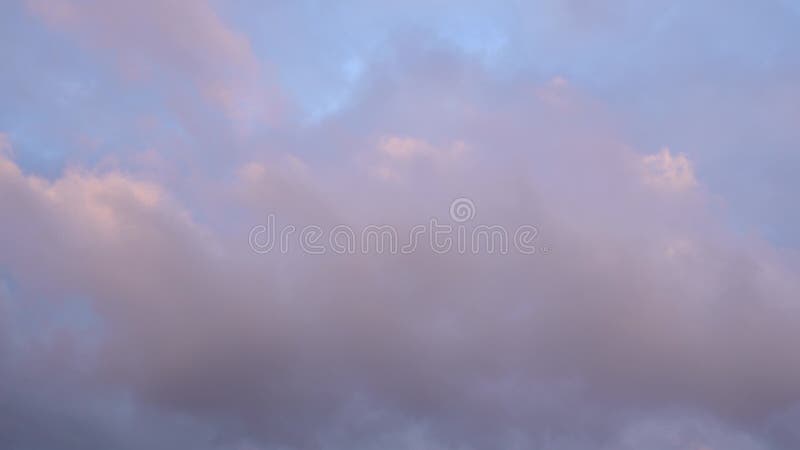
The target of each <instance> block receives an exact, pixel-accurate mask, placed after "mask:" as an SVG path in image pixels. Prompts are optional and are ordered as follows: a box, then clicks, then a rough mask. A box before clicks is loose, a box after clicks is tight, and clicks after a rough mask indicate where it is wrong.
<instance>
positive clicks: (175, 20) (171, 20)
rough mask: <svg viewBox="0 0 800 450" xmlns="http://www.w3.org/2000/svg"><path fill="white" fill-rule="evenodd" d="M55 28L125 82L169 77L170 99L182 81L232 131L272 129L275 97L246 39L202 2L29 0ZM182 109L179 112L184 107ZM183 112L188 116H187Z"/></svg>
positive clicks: (278, 100) (178, 91)
mask: <svg viewBox="0 0 800 450" xmlns="http://www.w3.org/2000/svg"><path fill="white" fill-rule="evenodd" d="M27 5H28V7H29V9H30V10H31V11H32V12H33V13H34V14H35V15H37V16H38V17H40V18H41V19H42V20H43V21H44V22H45V23H47V24H48V25H50V26H52V27H54V28H56V29H57V30H60V31H64V32H68V33H70V34H72V35H75V36H77V37H78V38H79V39H80V40H81V41H83V42H85V43H86V44H87V45H89V46H91V47H93V48H99V49H101V50H103V51H104V52H106V53H108V54H109V56H110V57H112V58H113V59H114V60H115V62H116V63H118V65H119V67H120V69H121V70H122V71H123V73H124V74H125V75H126V77H127V78H129V79H134V80H135V79H148V78H156V79H158V78H159V77H163V76H167V77H173V80H172V84H173V86H172V87H170V90H173V91H175V93H173V94H172V95H174V96H175V100H176V101H181V102H184V103H185V102H186V101H187V100H186V99H181V97H182V95H184V94H181V91H182V89H183V88H184V85H185V83H186V81H187V80H188V81H189V82H190V83H191V85H192V87H193V88H194V92H190V93H189V94H188V95H190V96H192V95H199V96H201V97H202V98H203V99H204V100H205V101H206V102H207V103H208V104H210V105H212V106H213V107H214V108H216V109H218V110H220V111H222V112H223V114H224V116H225V117H227V118H228V119H229V120H230V121H231V122H232V123H234V124H235V125H236V126H237V127H238V128H239V129H242V130H247V131H252V130H253V127H255V126H268V125H270V124H274V123H276V121H278V120H279V119H280V114H282V111H281V108H282V105H281V102H282V99H281V94H280V91H279V89H278V88H277V86H276V84H275V83H274V80H271V79H270V77H271V76H272V74H271V73H269V71H268V70H267V69H265V67H264V65H263V64H262V62H261V61H259V60H258V58H256V56H255V54H254V53H253V51H252V48H251V46H250V42H249V40H248V39H247V37H246V36H244V35H242V34H241V33H238V32H237V31H235V30H233V29H232V28H230V26H228V24H226V23H225V22H224V21H223V20H222V18H221V17H220V16H219V15H218V14H217V13H216V11H214V9H213V8H212V7H211V6H210V5H209V4H208V3H207V2H206V1H183V0H169V1H166V2H162V1H150V0H147V1H143V2H136V3H130V2H125V1H110V2H109V1H95V0H28V1H27ZM189 107H190V106H187V107H186V108H189ZM186 113H188V112H186Z"/></svg>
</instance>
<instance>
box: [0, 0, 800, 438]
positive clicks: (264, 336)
mask: <svg viewBox="0 0 800 450" xmlns="http://www.w3.org/2000/svg"><path fill="white" fill-rule="evenodd" d="M29 4H30V7H31V8H32V10H33V11H35V12H36V13H37V14H38V15H39V16H40V17H42V18H44V19H45V21H46V22H47V23H48V24H51V25H53V26H55V27H58V29H63V30H67V31H69V32H70V33H76V34H77V35H79V36H82V39H87V40H89V41H98V40H99V41H101V42H99V43H98V44H97V45H99V46H100V47H107V48H108V49H110V50H111V51H110V53H112V54H114V55H116V56H115V57H120V58H121V59H122V60H124V61H123V63H124V64H128V63H130V61H134V62H136V63H141V64H143V65H139V66H136V65H135V67H139V68H142V67H145V68H146V67H148V66H152V69H153V70H155V71H161V70H163V71H166V72H169V73H170V76H171V77H174V80H173V81H175V80H178V81H181V80H184V79H186V80H190V81H189V83H190V84H191V85H192V86H193V87H192V89H194V90H195V91H196V93H198V94H199V95H201V96H202V97H203V98H204V99H205V100H204V101H207V102H211V103H215V104H218V105H221V107H223V108H226V107H227V106H225V105H227V104H228V103H227V100H226V99H228V100H230V99H232V103H231V105H239V104H240V103H241V102H242V101H245V100H242V99H256V100H257V101H259V102H260V101H261V100H263V99H264V98H263V97H262V96H261V95H260V94H259V95H255V96H254V97H249V94H250V91H248V90H247V89H249V86H256V88H257V89H256V90H257V91H259V92H260V90H261V89H267V88H268V86H269V85H268V84H266V85H264V84H262V81H263V80H260V78H259V77H260V75H257V74H258V73H259V72H260V71H261V70H262V69H261V68H260V65H261V63H260V62H259V61H258V59H257V58H255V57H254V56H253V53H252V50H251V49H250V46H249V44H248V40H247V39H245V38H244V37H243V36H241V35H239V34H238V33H236V32H235V31H233V30H232V28H230V27H229V26H228V25H226V24H225V23H224V22H223V21H222V19H221V18H220V16H218V15H217V13H216V12H215V10H213V9H212V8H211V7H210V6H209V4H207V3H204V2H192V3H191V4H189V3H184V2H170V3H167V4H165V6H163V7H162V6H160V5H161V4H159V5H157V4H156V3H152V2H145V3H142V4H139V5H133V6H131V5H123V4H122V3H118V2H112V3H102V4H100V3H98V2H80V1H77V0H61V1H58V2H50V1H41V0H31V2H30V3H29ZM615 5H616V3H615ZM162 8H163V9H162ZM570 8H573V9H574V8H577V9H578V10H580V12H581V14H589V13H588V12H586V11H590V10H591V7H588V6H586V5H583V4H582V3H581V2H572V3H570ZM587 8H588V9H587ZM615 8H616V6H615ZM611 12H613V11H611ZM108 17H112V18H113V20H107V18H108ZM409 36H411V37H414V36H416V35H414V34H411V35H409ZM404 38H405V39H409V40H411V41H414V39H411V38H409V37H408V36H400V37H398V38H397V39H398V41H397V42H394V43H393V45H395V47H394V48H393V51H392V52H391V55H392V56H391V57H387V58H383V59H381V58H377V59H376V60H374V61H369V68H368V70H365V71H364V73H363V74H362V75H361V83H362V84H361V86H360V88H359V89H358V91H357V92H356V93H354V95H353V98H352V99H351V100H350V102H349V103H348V104H347V105H343V106H342V108H341V110H339V111H337V112H336V113H335V114H332V115H330V116H327V117H325V118H324V119H322V120H319V121H318V122H315V123H313V124H307V123H283V124H281V125H282V128H281V129H280V130H278V131H276V130H274V129H269V131H270V132H261V133H254V134H252V135H246V136H238V138H237V140H236V141H235V142H236V143H237V146H238V147H240V148H242V149H244V150H243V151H241V152H240V153H237V158H235V159H236V160H235V162H234V163H233V164H231V166H233V168H230V167H229V166H227V165H226V166H225V167H215V170H216V171H215V172H214V174H213V176H208V177H203V176H198V175H197V173H196V172H194V171H192V170H186V171H175V172H174V173H171V178H170V179H169V180H167V182H162V181H161V180H158V181H155V180H152V179H149V178H147V175H146V174H141V173H135V172H131V171H126V170H125V168H124V167H117V168H115V169H108V168H103V167H92V166H91V165H89V166H88V167H77V166H68V167H67V168H66V169H64V170H63V171H61V172H60V173H58V174H57V175H55V176H53V177H50V178H45V177H42V176H39V175H37V174H36V173H35V171H31V170H29V169H27V168H25V167H24V164H22V163H21V162H19V161H18V160H16V159H14V158H13V157H12V156H11V155H10V153H8V152H5V153H2V152H0V154H2V156H0V205H2V208H3V215H2V233H0V280H2V283H0V313H2V316H0V338H2V339H1V340H0V379H2V380H5V381H4V382H3V383H0V446H4V447H9V448H21V449H27V448H76V449H77V448H98V447H102V448H110V449H116V448H119V449H131V450H138V449H144V448H148V449H149V448H156V449H158V448H164V449H168V448H198V449H209V450H211V449H214V450H223V449H224V450H228V449H230V450H234V449H236V450H245V449H247V450H250V449H264V450H278V449H281V450H290V449H301V448H302V449H306V448H312V449H329V450H338V449H364V450H367V449H404V448H431V449H442V450H445V449H447V450H451V449H474V450H482V449H496V448H504V449H506V448H507V449H530V448H548V449H551V448H552V449H555V450H584V449H585V450H595V449H609V450H611V449H615V450H617V449H639V448H643V447H644V448H648V449H655V450H661V449H664V450H667V449H670V450H671V449H693V450H701V449H711V450H714V449H717V448H724V449H734V450H761V449H767V448H769V449H773V448H780V449H783V448H786V449H789V448H794V447H796V446H797V444H798V442H800V437H798V436H797V432H796V431H795V428H796V427H795V425H796V423H797V418H798V415H797V408H798V403H800V356H798V352H797V351H796V348H795V347H796V345H795V343H796V342H797V341H798V339H800V305H798V303H797V298H798V292H800V281H799V280H800V278H799V277H798V276H797V275H798V270H800V266H799V265H798V264H800V262H799V261H798V259H797V255H796V253H793V252H792V251H791V250H787V249H781V248H777V247H775V246H774V245H773V244H771V243H769V242H766V241H764V240H762V239H760V238H759V237H757V236H752V235H740V234H738V233H734V232H732V231H731V230H730V229H729V227H728V226H727V225H726V223H725V221H724V218H723V217H721V215H720V214H718V211H717V209H715V203H714V201H715V199H714V198H713V197H711V196H710V195H709V194H708V193H707V191H706V190H705V189H698V187H701V186H702V182H703V180H702V179H700V178H699V177H698V176H696V175H695V173H694V169H693V167H692V164H691V161H690V160H689V158H688V157H687V156H686V155H683V154H677V155H676V154H673V153H672V152H671V151H670V150H669V149H664V150H662V151H661V152H659V153H657V154H653V155H648V154H646V151H647V149H642V148H637V146H636V145H633V144H632V143H631V140H630V139H629V138H628V135H627V133H626V129H625V127H623V126H620V125H619V124H618V123H617V122H616V121H615V120H614V119H613V118H612V116H613V114H612V113H611V112H610V110H609V108H610V106H609V105H607V104H604V103H603V102H602V101H600V100H599V99H597V98H595V97H593V96H592V95H591V94H590V93H587V92H585V91H582V90H581V89H580V88H579V87H578V86H576V84H575V83H574V82H573V81H572V79H571V78H570V81H569V82H567V81H566V80H567V78H566V76H564V77H556V78H550V77H546V76H544V77H541V80H542V81H537V80H538V79H539V78H538V77H533V76H520V77H498V76H497V74H496V73H493V72H492V71H491V70H489V69H487V67H486V65H485V64H483V63H482V62H476V61H474V60H473V59H471V57H470V56H469V55H464V54H463V53H461V52H459V51H451V50H448V49H443V48H441V47H439V46H436V45H421V44H419V42H416V43H414V42H412V43H410V44H409V43H408V42H406V41H404V40H403V39H404ZM219 63H222V64H219ZM125 67H128V66H125ZM157 78H158V77H155V81H153V83H154V84H158V79H157ZM253 80H255V81H253ZM548 80H549V81H548ZM167 85H168V86H170V85H171V84H170V83H167ZM220 86H222V87H223V88H222V90H221V91H216V90H215V89H216V88H217V87H220ZM240 89H243V90H241V91H240ZM231 92H233V94H232V96H228V94H230V93H231ZM218 94H219V95H218ZM166 95H169V94H166ZM245 103H246V101H245ZM260 106H263V105H260ZM260 106H259V107H260ZM237 107H238V106H237ZM237 107H234V110H235V109H236V108H237ZM209 123H210V124H211V123H213V122H209ZM181 131H182V132H183V131H184V130H181ZM188 132H191V130H189V131H188ZM0 136H6V135H3V134H0ZM3 146H5V147H6V148H8V147H10V143H9V142H8V139H7V138H6V139H5V141H0V147H3ZM676 148H677V147H676ZM196 152H197V155H198V156H197V157H198V158H203V157H205V156H209V155H210V154H212V153H213V154H215V155H216V154H219V153H221V150H219V149H210V148H208V147H202V146H200V147H199V148H197V149H196ZM643 155H644V156H643ZM161 156H162V155H161V153H159V152H158V151H156V150H153V151H151V152H150V154H148V156H147V158H148V160H155V161H158V160H160V158H159V157H161ZM239 158H241V159H244V160H239ZM232 159H234V158H232ZM632 161H633V164H632V163H631V162H632ZM376 174H377V175H378V176H376ZM387 179H389V180H390V181H393V182H389V183H387V182H386V181H387ZM397 181H400V182H397ZM665 193H666V194H667V195H665ZM672 194H680V195H672ZM459 197H466V198H469V199H470V201H471V202H472V203H473V204H474V206H475V208H476V211H475V216H474V218H473V220H472V221H470V222H467V223H466V226H475V225H480V224H496V225H498V226H502V227H506V228H507V229H513V228H515V227H517V226H519V225H520V224H532V225H535V226H536V228H537V230H538V234H537V236H536V241H535V244H536V245H537V248H540V249H547V251H540V252H537V253H535V254H533V255H523V254H508V255H496V254H495V255H493V254H476V255H461V254H458V253H457V252H450V253H446V254H436V253H435V252H431V251H426V249H424V248H420V249H419V251H417V252H414V253H411V254H407V255H386V254H374V253H371V254H361V253H359V254H351V255H338V254H331V253H327V254H324V255H309V254H305V253H303V252H302V251H300V250H299V249H298V248H296V247H293V248H292V250H291V251H289V252H287V253H279V252H273V253H267V254H263V255H261V254H256V253H254V252H253V251H252V249H251V248H250V247H249V245H248V244H249V243H248V235H249V232H250V230H251V229H252V227H253V226H254V225H257V224H260V223H263V222H264V221H265V220H266V218H267V216H268V215H269V214H274V215H275V217H276V220H277V221H278V222H279V224H282V225H293V226H295V227H296V228H298V229H299V228H301V227H303V226H305V225H316V226H319V227H320V228H325V229H330V228H332V227H335V226H337V225H342V224H346V225H348V226H352V227H354V228H359V227H363V226H367V225H369V224H387V225H392V226H395V227H396V228H397V229H399V230H403V231H406V230H408V229H410V228H411V227H413V226H414V225H415V224H419V223H423V224H424V223H428V221H429V220H430V219H431V218H438V219H440V220H441V221H443V222H448V221H452V220H451V218H450V217H449V207H450V205H451V202H452V201H453V199H454V198H459ZM37 430H46V432H41V433H40V432H37Z"/></svg>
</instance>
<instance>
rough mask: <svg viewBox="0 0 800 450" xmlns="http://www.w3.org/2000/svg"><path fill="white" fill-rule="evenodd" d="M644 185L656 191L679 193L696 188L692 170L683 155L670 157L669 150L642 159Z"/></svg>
mask: <svg viewBox="0 0 800 450" xmlns="http://www.w3.org/2000/svg"><path fill="white" fill-rule="evenodd" d="M642 166H643V168H644V181H645V183H647V184H649V185H651V186H653V187H654V188H656V189H661V190H665V191H673V192H680V191H685V190H688V189H691V188H693V187H695V186H697V180H696V179H695V177H694V170H693V169H692V165H691V163H690V162H689V159H688V158H687V157H686V155H684V154H678V155H676V156H672V153H670V150H669V148H666V147H665V148H663V149H661V151H659V152H658V153H656V154H655V155H646V156H643V157H642Z"/></svg>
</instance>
